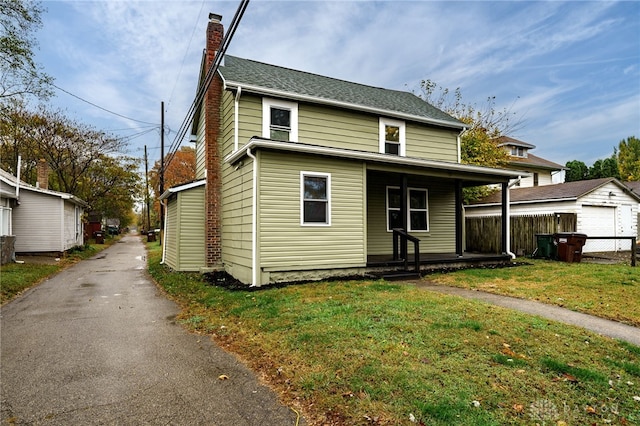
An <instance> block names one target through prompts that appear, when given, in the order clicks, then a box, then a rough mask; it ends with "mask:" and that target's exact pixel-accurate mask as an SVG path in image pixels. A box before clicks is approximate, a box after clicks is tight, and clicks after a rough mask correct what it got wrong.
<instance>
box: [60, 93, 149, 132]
mask: <svg viewBox="0 0 640 426" xmlns="http://www.w3.org/2000/svg"><path fill="white" fill-rule="evenodd" d="M51 85H52V86H53V87H55V88H56V89H58V90H60V91H61V92H64V93H66V94H67V95H69V96H73V97H74V98H76V99H79V100H81V101H82V102H85V103H87V104H89V105H91V106H93V107H96V108H98V109H101V110H103V111H106V112H108V113H109V114H113V115H117V116H118V117H121V118H125V119H127V120H130V121H135V122H136V123H142V124H149V125H152V126H156V127H157V126H160V124H159V123H150V122H148V121H142V120H137V119H135V118H131V117H127V116H126V115H122V114H118V113H117V112H114V111H111V110H108V109H106V108H104V107H101V106H100V105H97V104H95V103H93V102H91V101H88V100H86V99H84V98H81V97H80V96H78V95H75V94H73V93H71V92H69V91H68V90H65V89H63V88H62V87H60V86H57V85H56V84H54V83H51Z"/></svg>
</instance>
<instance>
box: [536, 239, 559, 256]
mask: <svg viewBox="0 0 640 426" xmlns="http://www.w3.org/2000/svg"><path fill="white" fill-rule="evenodd" d="M536 244H537V246H536V247H537V248H536V251H535V252H534V256H533V257H542V258H545V259H556V258H557V257H558V250H557V245H556V243H555V240H554V238H553V234H536Z"/></svg>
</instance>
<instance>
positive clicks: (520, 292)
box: [425, 259, 640, 326]
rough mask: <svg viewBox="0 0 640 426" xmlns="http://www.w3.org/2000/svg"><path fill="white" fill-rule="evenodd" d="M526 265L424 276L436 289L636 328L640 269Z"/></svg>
mask: <svg viewBox="0 0 640 426" xmlns="http://www.w3.org/2000/svg"><path fill="white" fill-rule="evenodd" d="M526 262H527V263H529V265H525V266H520V267H517V268H502V269H468V270H463V271H457V272H453V273H448V274H432V275H427V276H426V277H425V279H427V280H429V281H433V282H436V283H438V284H446V285H451V286H455V287H464V288H470V289H475V290H482V291H486V292H490V293H497V294H504V295H507V296H514V297H520V298H525V299H532V300H538V301H540V302H544V303H549V304H553V305H558V306H563V307H565V308H568V309H571V310H574V311H579V312H584V313H587V314H592V315H596V316H599V317H601V318H608V319H612V320H615V321H620V322H624V323H627V324H631V325H636V326H640V266H637V267H631V266H627V265H623V264H618V265H599V264H593V263H565V262H556V261H551V260H538V259H533V260H532V259H526Z"/></svg>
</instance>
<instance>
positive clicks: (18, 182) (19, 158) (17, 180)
mask: <svg viewBox="0 0 640 426" xmlns="http://www.w3.org/2000/svg"><path fill="white" fill-rule="evenodd" d="M21 166H22V157H21V156H20V155H18V170H17V172H16V199H17V200H20V167H21Z"/></svg>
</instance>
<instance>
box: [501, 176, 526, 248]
mask: <svg viewBox="0 0 640 426" xmlns="http://www.w3.org/2000/svg"><path fill="white" fill-rule="evenodd" d="M521 180H522V176H518V179H516V180H514V181H513V182H511V183H510V184H509V185H507V194H506V206H505V211H506V216H507V218H506V221H507V229H506V231H507V254H508V255H509V256H511V259H512V260H513V259H515V258H516V255H515V253H513V252H512V251H511V196H510V195H511V191H510V189H511V187H512V186H514V185H517V184H518V183H520V181H521Z"/></svg>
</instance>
